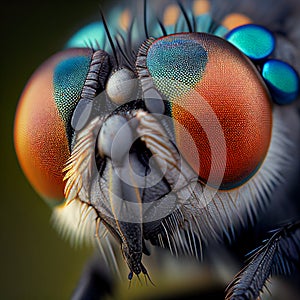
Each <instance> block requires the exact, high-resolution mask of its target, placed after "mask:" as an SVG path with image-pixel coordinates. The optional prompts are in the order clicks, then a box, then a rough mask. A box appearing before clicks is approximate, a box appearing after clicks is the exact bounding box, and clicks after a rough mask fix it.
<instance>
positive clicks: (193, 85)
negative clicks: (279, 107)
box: [145, 33, 272, 189]
mask: <svg viewBox="0 0 300 300" xmlns="http://www.w3.org/2000/svg"><path fill="white" fill-rule="evenodd" d="M145 64H146V67H147V70H148V72H149V75H150V76H151V78H152V80H153V82H154V85H155V87H156V88H157V90H158V91H159V92H160V93H162V94H163V95H165V96H166V98H167V100H169V101H170V107H171V108H170V116H171V117H172V118H173V119H174V130H175V136H176V143H177V146H178V148H179V150H180V152H181V153H182V154H183V157H184V158H185V160H186V161H187V162H188V163H189V164H190V166H191V167H192V168H193V169H194V171H195V172H196V173H197V174H198V175H199V178H200V179H201V180H203V181H204V182H207V183H208V184H209V185H211V186H216V185H217V186H218V187H219V188H220V189H232V188H235V187H237V186H240V185H242V184H243V183H244V182H246V181H247V180H248V179H249V178H251V177H252V176H253V175H254V174H255V172H256V171H257V170H258V168H259V167H260V165H261V163H262V162H263V160H264V158H265V156H266V154H267V152H268V147H269V144H270V139H271V131H272V107H271V100H270V95H269V92H268V89H267V88H266V85H265V83H264V81H263V80H262V78H261V75H260V74H259V73H258V71H257V69H256V68H255V66H254V65H253V64H252V62H251V61H250V60H249V59H248V58H247V57H246V56H245V55H244V54H242V53H241V52H240V51H239V50H238V49H237V48H236V47H234V46H232V45H231V44H230V43H229V42H227V41H225V40H224V39H221V38H218V37H216V36H212V35H209V34H205V33H188V34H174V35H170V36H166V37H162V38H160V39H157V40H154V41H152V42H149V41H148V49H147V52H146V59H145ZM213 120H217V121H216V122H215V121H213ZM217 128H221V130H219V131H218V130H217ZM223 142H224V143H223ZM222 143H223V144H224V145H225V152H224V151H213V149H218V147H221V144H222ZM222 165H225V168H224V169H223V170H222V168H221V167H220V166H222ZM220 178H221V181H220V180H219V179H220Z"/></svg>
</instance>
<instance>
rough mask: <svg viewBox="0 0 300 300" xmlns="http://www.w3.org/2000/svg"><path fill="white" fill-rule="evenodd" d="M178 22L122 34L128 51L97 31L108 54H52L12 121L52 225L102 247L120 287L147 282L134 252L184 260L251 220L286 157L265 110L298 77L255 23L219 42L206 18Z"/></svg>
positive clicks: (291, 92)
mask: <svg viewBox="0 0 300 300" xmlns="http://www.w3.org/2000/svg"><path fill="white" fill-rule="evenodd" d="M182 13H183V15H184V17H183V18H179V19H178V20H177V21H176V22H177V23H176V24H177V25H176V26H177V29H176V26H175V28H174V29H173V30H172V29H171V28H170V27H168V26H169V25H167V21H165V23H166V25H165V26H164V25H161V26H159V24H156V25H153V26H154V27H153V28H154V29H153V32H154V33H155V32H157V30H161V33H160V35H159V36H158V37H157V38H151V37H150V38H148V37H147V36H146V37H145V36H143V37H142V36H141V35H139V34H137V35H135V33H136V31H135V29H130V30H129V32H128V36H129V38H128V40H130V37H132V40H136V41H139V40H141V43H137V45H138V46H134V45H132V44H128V43H126V42H125V39H124V38H119V39H117V40H116V41H115V42H114V41H112V39H111V35H110V33H109V30H108V29H107V26H106V23H105V22H104V21H103V22H102V23H101V24H102V26H103V28H104V29H105V28H106V35H107V41H110V42H111V48H112V50H111V51H109V50H108V49H107V46H106V48H105V47H103V49H97V50H96V49H88V48H74V49H73V48H71V49H67V50H65V51H63V52H61V53H59V54H57V55H55V56H53V57H52V58H50V59H49V60H48V61H46V62H45V63H44V65H42V67H41V68H40V69H39V70H38V71H37V72H36V73H35V74H34V75H33V77H32V79H31V80H30V82H29V83H28V86H27V87H26V89H25V91H24V93H23V95H22V99H21V102H20V105H19V108H18V112H17V118H16V125H15V143H16V150H17V154H18V157H19V160H20V163H21V165H22V168H23V170H24V172H25V174H26V175H27V176H28V178H29V180H30V181H31V183H32V185H33V186H34V187H35V189H36V190H37V191H38V192H39V193H40V194H41V195H42V196H44V197H45V198H46V199H47V201H48V202H49V203H50V204H51V205H52V206H53V207H54V219H55V221H56V222H57V223H58V224H59V225H60V227H62V228H67V229H66V230H67V231H68V232H70V233H71V234H73V235H75V236H76V237H77V238H82V237H83V238H87V239H88V240H96V243H97V244H98V246H99V248H100V251H102V252H103V253H104V252H105V249H103V245H102V243H103V242H102V241H107V242H108V245H107V246H108V248H109V249H110V251H112V249H111V248H110V242H109V240H108V236H112V237H113V238H114V239H115V240H116V241H117V242H118V243H119V245H120V248H121V252H122V255H123V257H124V260H125V261H126V263H127V265H128V267H129V269H130V274H129V278H130V279H131V278H132V274H133V273H134V274H137V275H138V274H140V273H141V272H142V273H144V274H147V270H146V268H145V266H144V265H143V263H142V259H143V254H146V255H149V251H148V249H147V245H146V244H147V243H148V242H150V243H151V244H153V245H157V246H161V247H165V248H169V249H170V251H171V252H172V253H174V254H180V253H189V254H192V255H194V256H196V257H198V256H199V255H201V249H202V243H203V242H204V243H206V242H207V241H209V240H213V239H219V238H220V237H221V236H222V235H223V234H225V235H227V236H230V230H231V229H232V228H235V230H236V229H237V228H238V227H239V226H241V225H242V226H245V224H246V223H247V218H249V219H250V220H251V221H253V218H254V217H255V215H257V210H258V209H259V208H260V207H262V206H263V205H265V204H266V202H267V200H268V196H269V195H270V194H271V192H272V190H273V188H274V183H275V184H278V183H279V182H280V181H281V178H280V176H279V175H278V172H279V170H280V169H281V168H282V166H284V164H285V162H284V160H283V157H284V156H283V154H282V153H285V152H286V151H288V148H289V145H288V141H287V140H286V139H285V137H284V134H283V129H282V128H281V126H280V125H281V124H280V122H278V118H277V117H276V114H277V110H278V107H277V106H276V105H275V106H274V104H273V103H272V100H273V99H275V102H277V103H280V104H283V103H284V100H283V99H287V101H288V102H289V101H292V100H294V99H295V97H296V96H297V94H298V90H299V79H298V77H297V74H296V72H295V71H294V70H293V68H292V67H291V66H289V65H288V64H286V63H283V62H281V61H278V60H275V59H269V57H270V55H271V54H272V53H273V50H274V47H275V43H274V36H273V35H272V34H271V33H270V32H269V31H267V30H265V29H264V28H263V27H261V26H256V25H244V26H241V27H237V28H235V27H234V29H233V30H232V31H229V27H230V26H228V28H226V27H224V26H221V25H220V26H219V25H217V24H215V23H214V22H212V20H211V19H207V18H208V16H207V15H206V14H199V15H197V16H195V24H194V27H193V26H192V24H191V23H190V21H189V18H188V16H186V12H185V10H183V11H182ZM207 20H209V22H211V23H210V25H209V26H206V25H205V24H206V23H205V22H206V21H207ZM204 21H205V22H204ZM235 21H236V19H235ZM227 22H229V21H228V20H226V24H227ZM239 22H240V20H239ZM243 22H245V19H243ZM229 23H230V24H232V23H231V22H229ZM181 27H182V28H181ZM180 28H181V29H182V30H181V29H180ZM186 28H187V29H189V30H190V31H194V32H186V31H185V30H184V29H186ZM205 28H206V29H205ZM146 29H147V30H146V32H148V33H149V31H150V28H146ZM230 29H231V28H230ZM198 31H201V32H198ZM203 31H207V32H203ZM150 33H151V32H150ZM220 35H222V36H223V37H222V38H221V37H219V36H220ZM253 36H254V37H257V36H258V37H259V39H258V40H259V41H260V42H261V43H262V44H261V47H259V51H258V50H257V49H256V48H254V49H253V47H252V46H253V42H251V41H249V39H251V38H252V37H253ZM247 39H248V40H247ZM245 40H246V41H248V42H246V43H245ZM232 44H234V45H232ZM131 48H133V49H131ZM104 49H105V50H104ZM132 50H133V51H132ZM258 65H259V67H258ZM261 70H262V71H261ZM278 71H282V72H286V74H287V75H286V77H285V84H284V85H281V82H279V81H278V78H277V77H276V72H278ZM274 74H275V75H274ZM287 96H288V97H287ZM29 113H30V117H29ZM279 141H280V143H279ZM95 237H96V238H95ZM112 260H113V262H114V261H115V259H114V255H112Z"/></svg>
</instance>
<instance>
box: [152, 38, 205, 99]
mask: <svg viewBox="0 0 300 300" xmlns="http://www.w3.org/2000/svg"><path fill="white" fill-rule="evenodd" d="M207 62H208V53H207V51H206V50H205V49H204V48H203V46H202V45H201V44H200V43H199V42H198V41H197V40H196V39H193V38H192V36H191V38H190V39H189V38H188V37H187V36H186V35H180V34H177V35H171V36H169V37H165V38H163V39H158V40H156V41H155V42H154V43H153V44H152V45H151V47H150V49H149V51H148V54H147V67H148V70H149V72H150V74H151V76H152V78H153V79H154V81H155V80H156V79H157V78H160V80H164V79H165V80H172V81H173V80H174V81H175V82H180V83H182V84H184V85H186V86H188V87H193V86H195V85H196V84H197V83H198V82H199V81H200V80H201V78H202V77H203V75H204V73H205V69H206V64H207ZM163 86H165V87H166V88H167V87H168V85H167V84H166V85H163ZM163 86H162V87H163ZM162 92H163V93H165V94H166V95H167V96H170V92H168V91H166V90H163V91H162ZM173 92H174V91H173ZM171 93H172V92H171Z"/></svg>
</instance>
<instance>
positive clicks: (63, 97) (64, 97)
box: [53, 56, 91, 130]
mask: <svg viewBox="0 0 300 300" xmlns="http://www.w3.org/2000/svg"><path fill="white" fill-rule="evenodd" d="M90 61H91V58H90V57H88V56H75V57H71V58H68V59H66V60H63V61H61V62H60V63H58V64H57V66H56V67H55V69H54V71H53V87H54V99H55V103H56V106H57V109H58V112H59V114H60V115H61V118H62V119H63V120H64V123H65V124H66V126H67V127H68V126H69V124H70V120H71V116H72V112H73V110H74V109H75V107H76V105H77V102H78V101H79V99H80V94H81V91H82V88H83V86H84V83H85V80H86V76H87V73H88V71H89V66H90ZM67 130H68V128H67Z"/></svg>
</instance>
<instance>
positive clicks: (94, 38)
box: [66, 22, 107, 50]
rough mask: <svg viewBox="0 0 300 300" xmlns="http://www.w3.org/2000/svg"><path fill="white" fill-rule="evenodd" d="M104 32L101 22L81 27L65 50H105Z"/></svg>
mask: <svg viewBox="0 0 300 300" xmlns="http://www.w3.org/2000/svg"><path fill="white" fill-rule="evenodd" d="M106 36H107V35H106V32H105V29H104V25H103V23H102V22H93V23H91V24H88V25H86V26H84V27H82V28H81V29H80V30H79V31H77V32H76V33H75V34H74V35H73V36H72V37H71V38H70V39H69V41H68V42H67V44H66V48H93V49H99V48H100V49H103V50H104V48H105V41H106Z"/></svg>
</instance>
